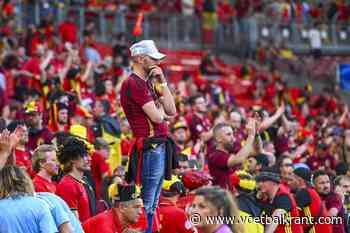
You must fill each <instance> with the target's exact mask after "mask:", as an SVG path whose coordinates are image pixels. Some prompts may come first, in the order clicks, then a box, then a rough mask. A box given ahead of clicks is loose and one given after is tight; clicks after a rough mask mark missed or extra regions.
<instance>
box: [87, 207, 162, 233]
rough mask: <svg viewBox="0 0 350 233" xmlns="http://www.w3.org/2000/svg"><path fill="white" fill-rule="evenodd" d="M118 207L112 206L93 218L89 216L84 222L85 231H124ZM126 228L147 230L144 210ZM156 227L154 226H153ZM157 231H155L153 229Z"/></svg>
mask: <svg viewBox="0 0 350 233" xmlns="http://www.w3.org/2000/svg"><path fill="white" fill-rule="evenodd" d="M116 211H118V210H116V209H114V208H112V209H109V210H106V211H105V212H102V213H100V214H98V215H96V216H94V217H92V218H89V219H88V220H86V221H85V222H84V223H83V229H84V231H85V233H95V232H96V233H100V232H103V233H122V231H123V230H124V229H123V226H122V225H121V223H120V220H119V217H118V215H117V213H116ZM126 228H130V229H137V230H146V229H147V219H146V215H145V213H144V212H143V213H142V214H141V215H140V217H139V220H138V221H137V223H135V224H129V225H128V226H127V227H126ZM153 229H154V228H153ZM153 232H155V231H153Z"/></svg>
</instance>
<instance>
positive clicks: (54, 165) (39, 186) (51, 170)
mask: <svg viewBox="0 0 350 233" xmlns="http://www.w3.org/2000/svg"><path fill="white" fill-rule="evenodd" d="M32 161H33V170H34V171H35V172H37V174H36V175H35V177H34V178H33V183H34V188H35V192H50V193H56V184H55V183H54V182H52V177H53V176H55V175H57V174H58V168H59V164H58V161H57V157H56V148H55V147H54V146H53V145H47V144H43V145H40V146H38V148H36V149H35V151H34V153H33V157H32Z"/></svg>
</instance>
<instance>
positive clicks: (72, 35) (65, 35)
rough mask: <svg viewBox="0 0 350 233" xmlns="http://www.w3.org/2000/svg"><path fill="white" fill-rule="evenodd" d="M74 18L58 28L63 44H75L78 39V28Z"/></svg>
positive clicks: (68, 19) (68, 18) (67, 19)
mask: <svg viewBox="0 0 350 233" xmlns="http://www.w3.org/2000/svg"><path fill="white" fill-rule="evenodd" d="M73 19H74V17H67V18H66V20H65V21H64V22H62V23H61V25H60V26H59V27H58V31H59V33H60V37H61V40H62V42H64V43H65V42H70V43H72V44H75V43H76V42H77V38H78V27H77V25H76V24H75V23H74V21H73Z"/></svg>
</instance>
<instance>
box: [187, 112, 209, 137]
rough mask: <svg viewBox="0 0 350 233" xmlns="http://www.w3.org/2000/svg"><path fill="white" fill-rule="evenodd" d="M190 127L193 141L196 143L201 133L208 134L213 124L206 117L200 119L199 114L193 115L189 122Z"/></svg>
mask: <svg viewBox="0 0 350 233" xmlns="http://www.w3.org/2000/svg"><path fill="white" fill-rule="evenodd" d="M188 126H189V129H190V132H191V139H192V140H193V142H196V141H197V140H198V138H199V137H200V135H201V133H204V132H208V131H209V130H210V129H211V123H210V121H209V119H208V118H206V117H203V118H201V117H199V116H198V115H197V114H193V115H192V117H191V119H190V120H189V122H188Z"/></svg>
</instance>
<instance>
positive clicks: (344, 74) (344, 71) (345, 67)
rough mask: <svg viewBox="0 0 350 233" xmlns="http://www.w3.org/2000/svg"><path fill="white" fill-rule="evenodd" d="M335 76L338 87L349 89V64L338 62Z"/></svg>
mask: <svg viewBox="0 0 350 233" xmlns="http://www.w3.org/2000/svg"><path fill="white" fill-rule="evenodd" d="M337 77H338V82H339V85H340V88H341V89H343V90H346V91H350V64H339V65H338V70H337Z"/></svg>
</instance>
